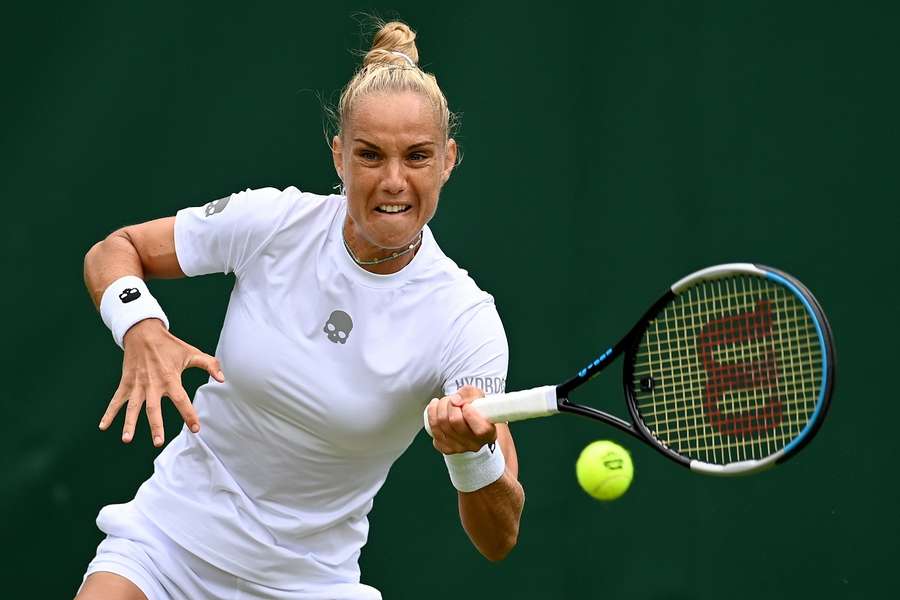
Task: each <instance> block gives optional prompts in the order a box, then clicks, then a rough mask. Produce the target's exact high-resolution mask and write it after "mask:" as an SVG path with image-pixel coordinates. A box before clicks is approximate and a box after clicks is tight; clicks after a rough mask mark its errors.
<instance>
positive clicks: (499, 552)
mask: <svg viewBox="0 0 900 600" xmlns="http://www.w3.org/2000/svg"><path fill="white" fill-rule="evenodd" d="M518 541H519V531H518V527H516V531H514V532H511V533H509V534H507V535H505V536H503V537H501V538H500V539H498V540H496V542H495V543H494V544H492V545H491V546H490V547H489V548H479V550H480V551H481V554H482V556H484V557H485V558H486V559H488V560H489V561H491V562H500V561H501V560H503V559H504V558H506V557H507V556H509V553H510V552H512V550H513V548H515V547H516V542H518Z"/></svg>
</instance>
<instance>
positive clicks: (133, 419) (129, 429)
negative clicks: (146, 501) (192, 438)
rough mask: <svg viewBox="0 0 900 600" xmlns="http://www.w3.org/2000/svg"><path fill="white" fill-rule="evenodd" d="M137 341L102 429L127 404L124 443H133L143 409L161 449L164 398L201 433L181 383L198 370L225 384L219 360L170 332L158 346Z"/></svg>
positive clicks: (129, 352)
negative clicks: (186, 373) (185, 375)
mask: <svg viewBox="0 0 900 600" xmlns="http://www.w3.org/2000/svg"><path fill="white" fill-rule="evenodd" d="M135 340H137V341H133V342H132V343H131V344H129V345H128V348H127V349H126V351H125V356H124V359H123V366H122V380H121V382H120V383H119V387H118V389H116V392H115V394H114V395H113V398H112V400H110V403H109V405H108V406H107V408H106V412H104V414H103V416H102V417H101V418H100V424H99V427H100V429H101V430H106V429H108V428H109V426H110V425H111V424H112V422H113V421H114V420H115V418H116V415H118V413H119V412H120V410H121V408H122V406H125V405H127V408H126V410H125V422H124V424H123V426H122V441H123V442H125V443H129V442H131V441H132V439H133V438H134V432H135V428H136V427H137V422H138V419H139V417H140V413H141V408H142V407H143V409H144V412H145V413H146V415H147V422H148V423H149V425H150V435H151V438H152V440H153V445H154V446H156V447H160V446H162V445H163V444H164V443H165V427H164V425H163V414H162V411H163V409H162V398H163V397H169V398H170V399H171V400H172V403H173V404H174V405H175V407H176V408H177V409H178V412H179V413H180V414H181V417H182V419H184V422H185V424H186V425H187V426H188V428H189V429H190V430H191V431H192V432H194V433H197V432H198V431H200V419H199V417H198V416H197V412H196V411H195V410H194V406H193V404H192V403H191V399H190V397H188V395H187V392H185V390H184V387H183V386H182V384H181V373H182V372H183V371H184V370H185V369H187V368H190V367H197V368H201V369H203V370H205V371H206V372H208V373H209V374H210V376H211V377H212V378H213V379H215V380H216V381H218V382H219V383H224V381H225V375H224V374H223V373H222V368H221V365H220V364H219V361H218V360H217V359H216V358H215V357H214V356H210V355H209V354H206V353H204V352H201V351H200V350H198V349H197V348H195V347H193V346H191V345H190V344H187V343H185V342H183V341H182V340H179V339H178V338H175V337H174V336H172V335H171V334H168V332H167V333H166V336H164V337H163V338H162V339H161V340H156V341H155V342H154V343H140V342H141V341H142V338H135ZM143 341H145V340H143Z"/></svg>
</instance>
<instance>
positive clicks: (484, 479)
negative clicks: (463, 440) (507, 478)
mask: <svg viewBox="0 0 900 600" xmlns="http://www.w3.org/2000/svg"><path fill="white" fill-rule="evenodd" d="M490 446H493V450H491V448H489V447H488V446H483V447H482V448H481V450H479V451H478V452H460V453H459V454H445V455H444V462H445V463H447V471H448V472H449V473H450V481H451V482H452V483H453V487H455V488H456V489H458V490H459V491H461V492H474V491H475V490H480V489H481V488H483V487H485V486H487V485H490V484H492V483H494V482H495V481H497V480H498V479H500V477H501V476H502V475H503V472H504V471H505V470H506V459H504V458H503V451H502V450H500V444H490Z"/></svg>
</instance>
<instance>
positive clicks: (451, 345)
mask: <svg viewBox="0 0 900 600" xmlns="http://www.w3.org/2000/svg"><path fill="white" fill-rule="evenodd" d="M488 298H490V297H488ZM442 361H443V365H444V375H443V389H444V394H445V395H449V394H452V393H453V392H455V391H456V390H458V389H459V388H461V387H463V386H466V385H473V386H475V387H477V388H479V389H481V390H482V391H484V393H485V394H486V395H490V394H499V393H502V392H504V391H505V390H506V370H507V367H508V366H509V346H508V344H507V341H506V332H505V331H504V330H503V323H502V322H501V321H500V315H499V314H497V309H496V307H495V306H494V303H493V300H491V299H489V300H485V301H484V302H481V303H479V304H478V305H476V306H474V307H473V308H472V309H470V310H469V311H467V314H465V315H463V316H462V317H461V318H459V319H457V321H456V323H455V324H454V327H453V328H452V329H451V333H450V336H449V340H448V344H447V345H446V347H445V350H444V356H442Z"/></svg>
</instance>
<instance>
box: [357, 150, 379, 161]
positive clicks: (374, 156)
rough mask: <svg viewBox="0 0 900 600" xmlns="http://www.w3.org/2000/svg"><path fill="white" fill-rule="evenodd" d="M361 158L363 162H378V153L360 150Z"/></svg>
mask: <svg viewBox="0 0 900 600" xmlns="http://www.w3.org/2000/svg"><path fill="white" fill-rule="evenodd" d="M359 157H360V158H362V159H363V160H378V153H377V152H375V151H374V150H360V151H359Z"/></svg>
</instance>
